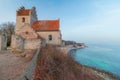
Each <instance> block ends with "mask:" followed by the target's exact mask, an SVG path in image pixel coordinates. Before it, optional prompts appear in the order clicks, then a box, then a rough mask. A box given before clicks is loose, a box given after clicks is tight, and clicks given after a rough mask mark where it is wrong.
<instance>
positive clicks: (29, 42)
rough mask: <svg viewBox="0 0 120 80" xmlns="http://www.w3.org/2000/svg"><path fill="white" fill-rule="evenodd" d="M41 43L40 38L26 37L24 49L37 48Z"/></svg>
mask: <svg viewBox="0 0 120 80" xmlns="http://www.w3.org/2000/svg"><path fill="white" fill-rule="evenodd" d="M41 43H42V42H41V40H40V39H26V40H25V42H24V49H38V48H40V46H41Z"/></svg>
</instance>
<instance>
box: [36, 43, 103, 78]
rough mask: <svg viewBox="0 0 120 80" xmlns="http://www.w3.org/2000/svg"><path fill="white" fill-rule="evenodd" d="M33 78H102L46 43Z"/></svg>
mask: <svg viewBox="0 0 120 80" xmlns="http://www.w3.org/2000/svg"><path fill="white" fill-rule="evenodd" d="M34 80H104V79H103V78H101V77H99V76H98V75H96V74H95V73H94V72H93V71H91V70H89V69H88V68H85V67H84V66H82V65H80V64H78V63H77V62H76V61H75V60H74V59H73V57H72V56H71V55H70V54H64V53H63V52H61V51H60V50H58V49H57V48H56V47H54V46H51V45H48V46H46V47H44V48H42V49H41V52H40V55H39V56H38V61H37V66H36V70H35V77H34Z"/></svg>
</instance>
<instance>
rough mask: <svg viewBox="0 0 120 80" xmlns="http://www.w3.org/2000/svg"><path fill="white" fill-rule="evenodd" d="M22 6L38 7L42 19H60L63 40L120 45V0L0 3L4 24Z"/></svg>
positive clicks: (6, 0)
mask: <svg viewBox="0 0 120 80" xmlns="http://www.w3.org/2000/svg"><path fill="white" fill-rule="evenodd" d="M20 6H25V7H26V8H31V7H32V6H35V7H36V9H37V15H38V18H39V20H42V19H58V18H60V21H61V23H60V25H61V31H62V36H63V39H65V40H75V41H78V42H119V43H120V0H0V24H1V23H3V22H7V21H14V22H15V20H16V10H17V9H18V8H19V7H20Z"/></svg>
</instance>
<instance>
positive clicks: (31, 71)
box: [21, 48, 40, 80]
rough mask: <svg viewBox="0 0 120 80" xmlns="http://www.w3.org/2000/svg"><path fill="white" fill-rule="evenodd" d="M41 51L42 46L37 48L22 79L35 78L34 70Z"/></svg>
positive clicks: (30, 79)
mask: <svg viewBox="0 0 120 80" xmlns="http://www.w3.org/2000/svg"><path fill="white" fill-rule="evenodd" d="M39 53H40V48H39V49H38V50H37V52H36V54H35V56H34V58H33V59H32V61H31V63H30V65H29V67H28V68H27V69H26V71H25V73H24V75H23V77H22V79H21V80H33V76H34V70H35V67H36V62H37V57H38V55H39Z"/></svg>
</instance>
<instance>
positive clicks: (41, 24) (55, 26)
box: [32, 20, 59, 31]
mask: <svg viewBox="0 0 120 80" xmlns="http://www.w3.org/2000/svg"><path fill="white" fill-rule="evenodd" d="M32 28H33V29H34V30H35V31H58V30H59V20H42V21H35V22H34V23H33V24H32Z"/></svg>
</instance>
